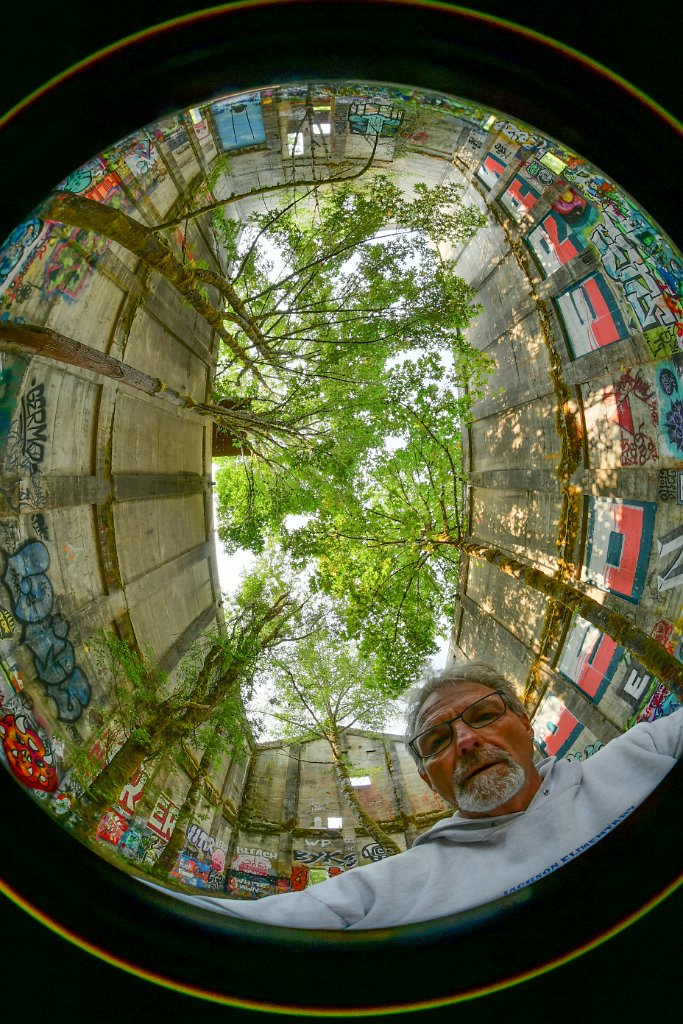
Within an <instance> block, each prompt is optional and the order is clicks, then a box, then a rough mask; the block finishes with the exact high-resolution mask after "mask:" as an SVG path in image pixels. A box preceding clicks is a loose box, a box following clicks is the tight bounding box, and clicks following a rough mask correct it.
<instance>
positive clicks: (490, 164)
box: [477, 152, 507, 189]
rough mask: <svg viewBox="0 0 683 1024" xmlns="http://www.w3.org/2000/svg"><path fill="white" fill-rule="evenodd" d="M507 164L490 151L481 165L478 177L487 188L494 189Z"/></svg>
mask: <svg viewBox="0 0 683 1024" xmlns="http://www.w3.org/2000/svg"><path fill="white" fill-rule="evenodd" d="M506 166H507V164H506V163H505V162H504V161H502V160H500V159H499V158H498V157H496V156H494V155H493V153H490V152H489V153H487V154H486V156H485V157H484V159H483V160H482V162H481V164H480V165H479V169H478V170H477V177H478V178H479V180H480V181H482V182H483V183H484V185H485V186H486V188H487V189H492V188H493V186H494V185H495V184H496V182H497V181H498V179H499V178H500V176H501V174H502V173H503V171H504V170H505V168H506Z"/></svg>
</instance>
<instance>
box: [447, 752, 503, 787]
mask: <svg viewBox="0 0 683 1024" xmlns="http://www.w3.org/2000/svg"><path fill="white" fill-rule="evenodd" d="M512 760H513V759H512V757H511V756H510V754H508V752H507V751H506V750H501V749H500V747H494V746H493V745H492V744H486V745H485V746H483V747H480V748H479V750H478V751H477V752H476V754H468V755H467V756H465V757H462V758H461V759H460V760H459V761H458V764H457V766H456V769H455V771H454V772H453V778H454V780H455V782H456V784H457V783H459V782H462V781H463V780H464V779H465V778H467V776H468V775H471V774H472V772H474V771H476V770H477V768H482V767H483V766H484V765H487V764H492V763H493V762H494V761H498V762H502V763H503V764H507V765H509V764H510V763H511V761H512Z"/></svg>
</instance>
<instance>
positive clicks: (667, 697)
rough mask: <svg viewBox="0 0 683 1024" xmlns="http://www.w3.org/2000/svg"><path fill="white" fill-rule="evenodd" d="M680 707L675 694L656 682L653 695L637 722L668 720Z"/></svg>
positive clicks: (648, 699)
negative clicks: (668, 716)
mask: <svg viewBox="0 0 683 1024" xmlns="http://www.w3.org/2000/svg"><path fill="white" fill-rule="evenodd" d="M680 707H681V704H680V702H679V701H678V700H677V699H676V698H675V697H674V695H673V693H671V691H670V690H668V689H667V688H666V686H664V684H663V683H657V682H655V684H654V686H653V689H652V693H650V694H649V695H648V696H647V698H646V702H645V705H644V706H643V708H642V710H641V711H640V712H639V713H638V715H637V716H636V718H635V722H656V721H657V719H658V718H666V716H667V715H670V714H671V713H672V712H673V711H676V709H677V708H680ZM634 724H635V723H634Z"/></svg>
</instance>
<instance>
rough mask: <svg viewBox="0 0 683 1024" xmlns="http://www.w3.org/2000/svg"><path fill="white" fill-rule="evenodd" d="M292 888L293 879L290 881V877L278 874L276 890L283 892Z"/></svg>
mask: <svg viewBox="0 0 683 1024" xmlns="http://www.w3.org/2000/svg"><path fill="white" fill-rule="evenodd" d="M290 889H291V881H290V879H289V878H282V877H280V876H279V875H278V878H277V881H276V883H275V892H276V893H279V894H281V893H283V892H289V891H290Z"/></svg>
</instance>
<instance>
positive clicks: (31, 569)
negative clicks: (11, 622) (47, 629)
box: [5, 541, 54, 623]
mask: <svg viewBox="0 0 683 1024" xmlns="http://www.w3.org/2000/svg"><path fill="white" fill-rule="evenodd" d="M49 567H50V555H49V553H48V550H47V548H46V547H45V545H44V544H42V543H41V542H40V541H32V542H30V543H28V544H25V545H24V547H23V548H20V549H19V551H16V552H15V553H14V555H12V556H11V557H10V558H8V560H7V567H6V569H5V584H6V586H7V587H8V588H9V590H10V591H11V593H12V596H13V599H14V611H15V614H16V616H17V618H18V619H21V621H22V622H27V623H36V622H41V621H42V620H44V619H45V618H47V616H48V615H49V614H50V612H51V611H52V607H53V604H54V592H53V590H52V584H51V583H50V579H49V577H48V575H47V570H48V569H49Z"/></svg>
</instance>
